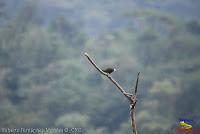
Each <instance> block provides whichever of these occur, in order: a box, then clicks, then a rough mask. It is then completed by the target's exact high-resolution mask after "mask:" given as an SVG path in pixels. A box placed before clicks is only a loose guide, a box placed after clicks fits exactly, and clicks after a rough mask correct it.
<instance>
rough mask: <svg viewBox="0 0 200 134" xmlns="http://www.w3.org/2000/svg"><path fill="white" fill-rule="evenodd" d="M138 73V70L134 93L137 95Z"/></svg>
mask: <svg viewBox="0 0 200 134" xmlns="http://www.w3.org/2000/svg"><path fill="white" fill-rule="evenodd" d="M139 75H140V72H139V73H138V75H137V80H136V84H135V95H137V88H138V81H139Z"/></svg>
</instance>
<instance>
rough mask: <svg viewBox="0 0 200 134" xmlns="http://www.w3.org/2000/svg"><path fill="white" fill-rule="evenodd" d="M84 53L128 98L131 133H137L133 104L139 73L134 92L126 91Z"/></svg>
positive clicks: (134, 102) (135, 100)
mask: <svg viewBox="0 0 200 134" xmlns="http://www.w3.org/2000/svg"><path fill="white" fill-rule="evenodd" d="M84 55H85V56H86V57H87V59H88V60H89V61H90V62H91V64H92V65H93V66H94V67H95V68H96V69H97V70H98V71H99V72H100V73H101V74H102V75H104V76H106V77H107V78H108V79H110V81H111V82H112V83H113V84H115V86H116V87H117V88H118V89H119V91H120V92H121V93H122V94H123V95H124V96H125V97H126V98H127V99H128V100H129V102H130V104H129V105H130V118H131V127H132V134H137V128H136V122H135V106H136V103H137V88H138V81H139V74H140V72H139V73H138V75H137V80H136V84H135V94H130V93H127V92H126V91H125V90H124V89H123V88H122V87H121V86H120V85H119V83H118V82H116V81H115V80H114V79H113V78H112V76H111V75H110V74H108V73H105V72H104V71H102V70H101V69H100V68H99V67H98V66H97V65H96V64H95V63H94V61H93V60H92V59H91V58H90V56H89V55H88V54H87V53H84Z"/></svg>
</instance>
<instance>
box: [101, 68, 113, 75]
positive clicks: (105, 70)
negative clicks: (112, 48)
mask: <svg viewBox="0 0 200 134" xmlns="http://www.w3.org/2000/svg"><path fill="white" fill-rule="evenodd" d="M102 71H104V72H105V73H108V74H111V73H112V72H114V71H116V69H115V68H106V69H103V70H102Z"/></svg>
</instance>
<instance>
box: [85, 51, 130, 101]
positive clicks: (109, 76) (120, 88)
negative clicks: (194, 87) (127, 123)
mask: <svg viewBox="0 0 200 134" xmlns="http://www.w3.org/2000/svg"><path fill="white" fill-rule="evenodd" d="M84 55H85V56H86V57H87V58H88V60H89V61H90V62H91V63H92V65H93V66H94V67H95V68H96V69H97V70H98V71H99V72H100V73H101V74H103V75H105V76H106V77H108V79H110V80H111V81H112V83H113V84H115V85H116V86H117V88H118V89H119V91H120V92H121V93H122V94H123V95H124V96H125V97H126V98H127V99H128V100H130V97H131V94H129V93H127V92H126V91H125V90H124V89H123V88H122V87H121V86H120V85H119V83H118V82H116V81H115V80H114V79H113V78H112V76H111V75H110V74H108V73H105V72H103V71H102V70H101V69H100V68H99V67H98V66H97V65H96V64H95V63H94V61H93V60H92V59H91V58H90V56H89V55H88V54H87V53H84Z"/></svg>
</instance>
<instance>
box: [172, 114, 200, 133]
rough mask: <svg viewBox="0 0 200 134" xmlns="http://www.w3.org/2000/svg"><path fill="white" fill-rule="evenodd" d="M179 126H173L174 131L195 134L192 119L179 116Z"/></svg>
mask: <svg viewBox="0 0 200 134" xmlns="http://www.w3.org/2000/svg"><path fill="white" fill-rule="evenodd" d="M178 124H179V127H177V128H175V132H180V133H181V132H189V133H192V134H197V133H196V132H197V130H196V129H194V128H193V119H189V118H188V119H186V118H179V122H178Z"/></svg>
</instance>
